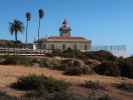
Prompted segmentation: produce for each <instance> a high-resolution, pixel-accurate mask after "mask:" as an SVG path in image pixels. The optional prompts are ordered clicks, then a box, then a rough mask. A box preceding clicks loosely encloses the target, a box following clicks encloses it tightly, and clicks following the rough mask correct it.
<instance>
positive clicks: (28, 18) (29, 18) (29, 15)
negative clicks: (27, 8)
mask: <svg viewBox="0 0 133 100" xmlns="http://www.w3.org/2000/svg"><path fill="white" fill-rule="evenodd" d="M25 17H26V21H27V23H26V37H25V43H26V44H27V42H28V37H27V34H28V25H29V21H31V13H30V12H27V13H26V14H25Z"/></svg>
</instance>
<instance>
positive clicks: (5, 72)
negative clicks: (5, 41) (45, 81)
mask: <svg viewBox="0 0 133 100" xmlns="http://www.w3.org/2000/svg"><path fill="white" fill-rule="evenodd" d="M30 74H36V75H45V76H51V77H53V78H55V79H59V80H65V81H67V82H70V83H72V85H73V86H78V85H80V84H81V83H84V82H85V80H88V81H89V80H90V81H99V82H100V83H103V84H105V85H106V86H108V87H109V94H110V95H112V96H119V98H122V100H130V99H131V97H133V93H125V92H123V91H120V90H117V89H115V88H113V87H111V86H112V84H119V83H121V82H123V81H126V82H129V83H132V84H133V80H131V79H127V78H126V79H124V80H123V79H122V78H120V77H108V76H100V75H83V76H66V75H63V74H62V72H61V71H56V70H50V69H47V68H38V67H35V68H33V67H25V66H16V65H10V66H8V65H7V66H5V65H0V89H1V90H2V91H6V92H7V93H8V94H11V95H17V96H18V95H20V94H23V93H24V92H23V91H15V90H11V89H9V88H8V86H9V85H10V84H11V83H13V82H15V81H16V80H17V79H18V78H19V77H20V76H27V75H30ZM123 98H124V99H123Z"/></svg>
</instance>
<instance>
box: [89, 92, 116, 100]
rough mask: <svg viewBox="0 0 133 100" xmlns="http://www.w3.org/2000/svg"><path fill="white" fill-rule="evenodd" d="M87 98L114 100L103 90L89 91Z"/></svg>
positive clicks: (92, 99) (91, 99)
mask: <svg viewBox="0 0 133 100" xmlns="http://www.w3.org/2000/svg"><path fill="white" fill-rule="evenodd" d="M88 100H115V99H112V98H111V97H110V96H109V95H108V94H107V93H105V92H103V91H91V93H89V96H88Z"/></svg>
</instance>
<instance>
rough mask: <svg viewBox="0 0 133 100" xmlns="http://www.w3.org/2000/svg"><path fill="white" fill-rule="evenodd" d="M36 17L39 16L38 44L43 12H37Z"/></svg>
mask: <svg viewBox="0 0 133 100" xmlns="http://www.w3.org/2000/svg"><path fill="white" fill-rule="evenodd" d="M38 16H39V23H38V24H39V26H38V42H39V38H40V26H41V19H42V18H43V17H44V11H43V10H42V9H39V10H38Z"/></svg>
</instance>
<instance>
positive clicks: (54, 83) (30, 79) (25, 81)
mask: <svg viewBox="0 0 133 100" xmlns="http://www.w3.org/2000/svg"><path fill="white" fill-rule="evenodd" d="M11 87H12V88H15V89H20V90H35V91H43V90H45V91H47V92H55V91H64V90H66V89H67V87H68V85H67V83H65V82H64V81H59V80H55V79H53V78H51V77H50V78H47V77H45V76H36V75H31V76H26V77H21V78H20V79H19V80H18V81H17V82H16V83H14V84H12V85H11Z"/></svg>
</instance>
